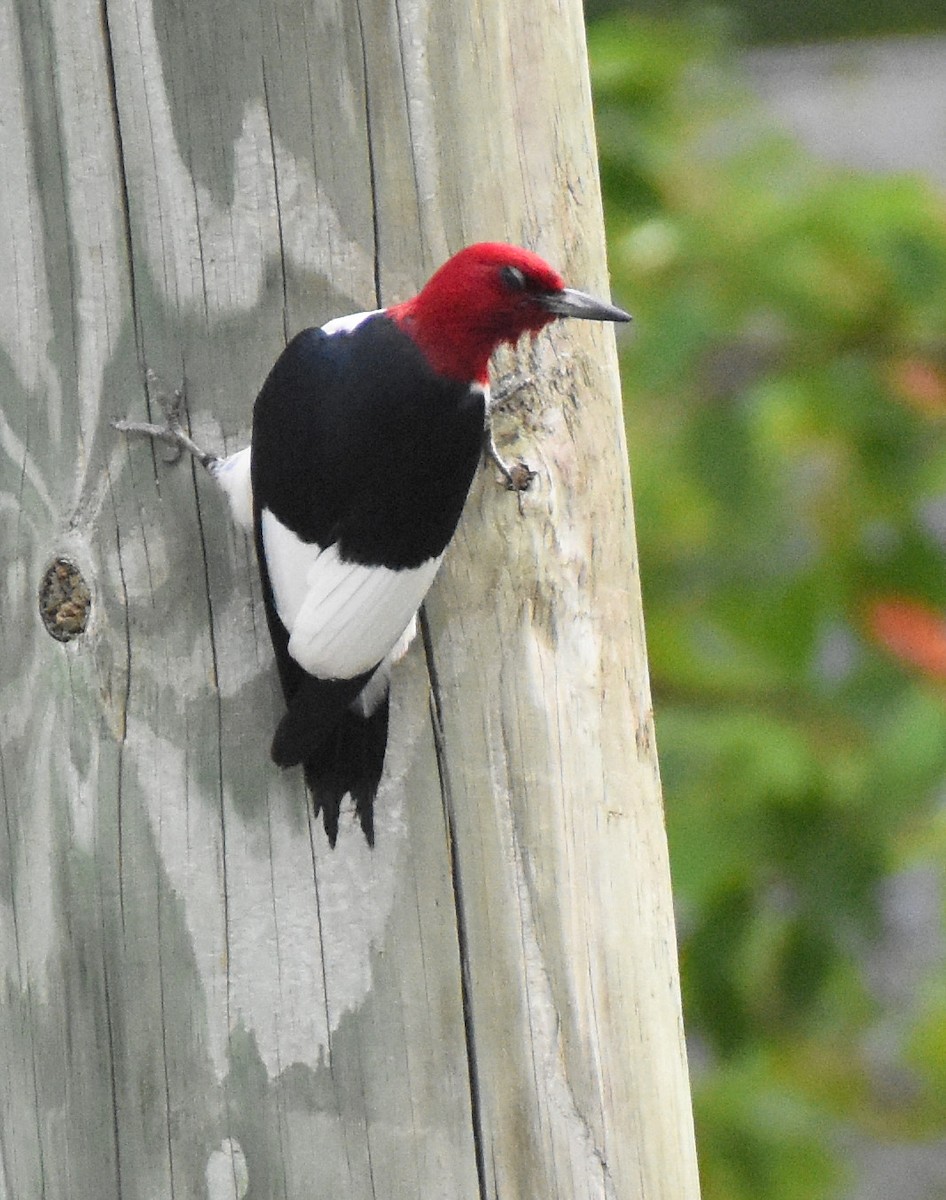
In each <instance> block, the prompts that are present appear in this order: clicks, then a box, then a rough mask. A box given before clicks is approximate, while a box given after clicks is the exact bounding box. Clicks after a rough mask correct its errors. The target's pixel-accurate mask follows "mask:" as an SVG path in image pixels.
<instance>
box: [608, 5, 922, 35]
mask: <svg viewBox="0 0 946 1200" xmlns="http://www.w3.org/2000/svg"><path fill="white" fill-rule="evenodd" d="M699 7H700V6H699V5H696V4H693V3H692V2H691V3H690V4H683V5H681V4H680V3H679V0H588V3H587V5H586V11H587V13H588V16H589V17H591V18H593V19H597V18H598V17H602V16H604V15H605V14H606V13H614V12H635V13H647V14H648V15H650V16H652V17H662V18H668V17H669V18H673V17H678V16H679V15H680V14H681V12H685V11H686V10H687V9H688V8H689V9H691V10H698V9H699ZM726 12H727V18H728V20H729V21H731V23H732V28H733V32H734V34H735V36H736V37H737V38H738V39H739V41H740V42H815V41H824V40H826V39H828V38H851V37H878V36H888V37H889V36H897V35H902V34H914V33H935V32H937V31H940V30H942V29H943V6H942V3H941V0H900V3H899V4H883V3H880V0H868V3H866V4H865V3H864V0H846V2H845V3H837V2H835V3H833V4H825V3H824V0H727V4H726Z"/></svg>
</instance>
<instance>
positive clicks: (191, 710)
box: [0, 0, 697, 1200]
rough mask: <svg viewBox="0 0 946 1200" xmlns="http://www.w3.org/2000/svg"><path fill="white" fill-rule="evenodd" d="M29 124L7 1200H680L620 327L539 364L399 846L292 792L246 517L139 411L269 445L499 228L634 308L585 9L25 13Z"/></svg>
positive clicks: (402, 716)
mask: <svg viewBox="0 0 946 1200" xmlns="http://www.w3.org/2000/svg"><path fill="white" fill-rule="evenodd" d="M0 112H2V114H3V119H2V120H0V162H2V163H3V169H2V172H0V213H2V216H3V227H2V230H0V296H2V311H3V313H4V321H3V324H2V327H0V347H2V352H0V405H2V414H0V514H2V521H3V532H2V535H0V537H2V543H0V546H2V572H0V587H2V597H0V622H2V652H3V664H4V666H3V674H2V678H0V689H2V705H3V709H2V713H3V727H2V740H0V788H2V806H0V968H2V982H3V993H2V997H0V1060H2V1070H0V1197H2V1200H33V1198H46V1200H53V1198H57V1197H69V1200H85V1198H88V1200H93V1198H94V1200H107V1198H109V1197H115V1198H117V1197H124V1198H126V1200H127V1198H129V1197H142V1198H144V1197H149V1198H150V1197H174V1198H175V1200H189V1198H190V1197H201V1198H202V1197H208V1198H209V1200H223V1198H231V1197H244V1196H245V1197H252V1198H253V1200H259V1198H262V1197H273V1198H276V1197H280V1198H282V1200H295V1198H310V1197H315V1198H319V1197H323V1196H345V1197H354V1198H359V1197H369V1196H378V1197H384V1198H385V1200H389V1198H390V1200H400V1198H404V1197H422V1198H424V1200H428V1198H431V1197H444V1198H446V1200H460V1198H463V1200H466V1198H470V1197H480V1198H482V1200H485V1198H486V1197H490V1198H492V1197H501V1198H502V1200H515V1198H518V1197H522V1198H526V1197H528V1198H535V1200H539V1198H542V1200H545V1198H548V1197H553V1196H561V1197H569V1198H571V1197H575V1198H578V1200H582V1198H586V1197H587V1198H592V1197H594V1198H598V1197H602V1198H608V1200H611V1198H618V1200H630V1198H632V1197H647V1198H648V1200H656V1198H661V1200H662V1198H666V1200H691V1198H692V1197H694V1196H695V1195H696V1191H697V1185H696V1182H695V1166H694V1154H693V1145H692V1128H691V1123H690V1116H689V1100H688V1094H687V1082H686V1070H685V1063H684V1056H683V1046H682V1033H681V1027H680V1011H679V996H678V987H677V976H676V965H675V951H674V933H673V924H672V915H671V907H670V892H669V881H668V872H667V862H666V851H665V843H664V833H663V827H662V818H661V809H660V802H659V787H658V780H657V771H656V762H655V753H654V747H653V740H652V735H651V718H650V711H649V700H648V689H647V679H646V668H645V660H644V650H643V638H642V630H641V624H640V613H639V597H638V590H637V580H636V576H635V559H634V553H633V542H632V528H631V515H630V500H629V487H628V480H627V470H626V460H625V449H624V444H623V433H622V428H621V420H620V409H619V403H618V398H617V379H616V368H615V358H614V352H613V341H612V334H611V333H610V331H608V330H602V329H593V328H582V327H576V326H574V325H572V326H568V327H561V328H555V329H553V330H552V331H550V332H549V333H547V334H544V335H543V336H542V338H540V339H539V341H538V342H537V343H536V346H535V349H534V351H533V357H532V360H531V361H532V363H533V365H534V367H535V368H536V370H537V371H538V373H539V375H540V376H541V379H542V382H541V385H540V386H539V387H538V388H537V389H536V390H535V391H534V392H533V394H532V396H531V399H530V401H529V406H528V411H527V412H524V413H521V414H519V415H518V416H517V418H516V419H515V420H508V421H506V422H505V423H504V424H503V425H502V426H501V430H500V432H501V433H502V434H503V435H504V440H505V443H506V445H507V447H511V446H513V445H514V446H515V447H516V448H517V449H518V450H520V451H521V452H523V453H525V454H526V455H527V457H528V459H529V461H530V463H531V464H532V465H533V466H534V467H535V468H536V469H537V470H538V472H539V477H538V480H537V482H536V485H535V486H534V489H533V491H531V492H530V493H529V494H528V495H527V496H526V497H525V499H524V503H523V505H522V511H521V512H520V511H519V507H518V506H517V503H516V500H515V498H514V497H512V496H511V495H510V494H508V493H506V492H504V491H503V490H502V489H501V488H500V487H498V486H497V484H496V481H495V478H494V473H493V472H492V471H484V472H482V473H481V476H480V478H479V479H478V481H477V483H476V485H475V488H474V494H473V496H472V498H471V502H470V505H469V508H468V511H467V514H466V516H465V518H464V521H463V524H462V526H461V531H460V534H459V536H458V539H457V543H456V544H455V546H454V548H453V549H452V551H451V553H450V555H449V556H448V563H447V565H446V567H445V570H444V572H443V574H442V578H441V579H440V580H439V582H438V584H437V585H436V588H435V591H434V594H433V595H432V597H431V600H430V602H429V604H428V609H427V638H426V651H425V646H424V645H422V644H421V643H420V641H419V642H418V643H417V644H416V645H415V647H414V649H413V651H412V653H411V655H410V656H409V658H408V660H407V662H406V663H405V664H404V666H403V668H402V669H401V670H400V671H399V673H398V675H397V677H396V687H395V704H394V712H393V720H392V737H391V748H390V751H389V763H388V768H389V769H388V773H387V781H386V783H385V784H384V785H383V789H382V794H381V796H380V797H379V805H378V813H377V829H378V845H377V848H376V850H375V851H374V852H370V851H369V850H368V849H367V848H366V846H365V845H364V843H363V840H362V839H361V837H360V835H359V833H358V832H357V830H356V829H355V827H354V826H353V825H352V823H351V822H350V821H349V822H348V823H347V824H344V825H343V828H342V832H341V835H340V838H339V845H338V849H337V850H336V852H335V853H332V852H330V851H329V850H328V848H327V845H326V842H325V838H324V835H323V833H322V830H321V826H319V825H316V824H315V823H314V822H313V821H312V820H311V818H310V816H309V814H308V812H307V807H306V801H305V796H304V792H303V787H302V782H301V778H300V776H299V773H298V772H293V773H289V774H286V775H284V776H280V775H279V774H277V773H276V771H275V770H274V768H273V767H272V766H271V764H270V763H269V761H268V757H267V748H268V744H269V740H270V736H271V732H272V729H273V726H274V721H275V719H276V715H277V711H278V707H279V703H278V699H277V695H276V686H275V680H274V674H273V671H272V668H271V664H270V654H269V649H268V646H267V639H266V633H265V629H264V625H263V621H262V618H261V609H260V603H259V595H258V588H257V584H256V582H255V579H254V571H253V566H252V559H251V547H250V546H249V545H248V543H247V541H246V540H245V539H244V537H243V536H242V535H240V534H237V533H235V532H234V530H233V529H232V527H231V526H230V525H229V524H228V520H227V515H226V512H225V508H224V504H223V502H222V499H221V498H220V497H219V496H218V495H217V494H216V493H215V492H214V490H213V486H212V484H210V482H209V481H208V480H207V479H206V478H204V477H201V478H198V477H197V476H196V475H195V473H194V471H193V469H192V467H191V465H190V464H184V463H182V464H177V465H173V466H172V465H167V464H165V463H164V462H162V461H161V457H160V452H158V453H155V452H153V451H152V449H151V448H150V447H149V446H147V445H145V444H142V443H136V444H133V445H131V444H126V443H125V442H124V441H123V439H121V438H120V437H118V436H117V435H116V434H115V433H114V432H113V431H112V430H111V429H110V428H109V425H108V420H109V418H110V417H115V416H120V415H131V416H138V417H142V416H144V415H145V413H146V407H147V395H146V390H145V386H144V367H145V365H147V366H148V367H150V368H152V369H153V370H155V371H156V372H157V373H158V374H159V375H161V376H163V377H164V378H165V379H166V380H168V381H169V382H171V383H176V382H178V381H179V380H180V379H181V378H182V377H183V378H186V383H187V396H188V406H189V411H190V414H191V420H192V428H193V431H194V433H195V436H197V438H198V440H203V441H204V442H205V443H206V444H208V445H209V446H210V447H211V448H214V449H223V448H227V449H233V448H236V447H237V446H239V445H242V444H244V443H245V441H246V439H247V436H248V429H249V422H250V413H251V405H252V399H253V396H254V394H255V392H256V389H257V387H258V385H259V383H260V381H261V380H262V378H263V377H264V375H265V373H266V371H267V369H268V367H269V365H270V363H271V362H272V360H273V359H274V358H275V356H276V354H277V353H278V351H279V349H280V347H281V346H282V344H283V342H284V338H285V335H286V332H287V331H294V330H296V329H297V328H300V327H302V326H303V325H306V324H312V323H314V322H317V321H321V320H324V319H326V318H327V317H328V316H330V315H333V314H335V313H337V312H343V311H351V310H352V309H355V308H363V307H369V306H373V305H374V304H375V303H376V302H377V301H381V302H385V303H387V302H390V301H392V300H394V299H397V298H401V297H403V296H405V295H407V294H409V293H410V292H411V291H412V290H413V289H414V288H415V287H416V286H417V285H418V284H419V283H420V282H421V281H422V280H423V278H424V277H425V276H426V275H427V274H428V272H429V270H430V269H431V268H433V267H434V266H435V265H437V264H438V263H439V262H440V261H441V260H442V259H443V258H444V257H445V256H446V255H447V254H448V253H449V252H451V251H452V250H455V249H457V248H459V247H460V245H462V244H464V243H466V242H469V241H472V240H476V239H479V238H483V237H500V238H506V239H509V240H515V241H520V242H523V243H525V244H528V245H531V246H533V247H535V248H536V249H538V250H539V251H540V252H544V253H545V254H546V255H547V256H548V257H549V258H550V259H552V260H553V261H554V262H555V263H556V264H557V265H559V266H560V267H561V268H562V269H563V270H565V271H566V273H567V274H568V276H569V278H570V279H571V280H572V281H574V282H575V283H576V284H577V285H579V286H586V287H588V288H589V289H590V290H594V289H597V290H598V291H600V292H606V291H607V284H606V276H605V270H604V256H603V246H602V234H601V218H600V204H599V195H598V190H597V181H596V168H595V159H594V144H593V134H592V128H591V123H590V115H589V114H590V104H589V95H588V84H587V73H586V64H585V58H584V46H583V32H582V26H581V10H580V5H579V4H578V2H577V0H546V2H545V3H544V4H539V5H535V4H531V5H528V6H524V5H519V4H516V3H514V2H513V0H459V2H458V3H453V4H449V5H447V4H431V3H428V2H427V0H400V3H392V2H391V0H360V2H358V3H348V4H343V3H341V2H340V0H334V2H333V0H276V2H275V3H274V4H272V5H261V6H257V5H246V4H236V3H231V0H201V2H200V3H191V4H180V3H177V2H176V0H96V2H94V3H93V2H91V0H0ZM517 428H520V429H521V436H520V437H519V439H518V440H516V441H513V438H514V434H515V431H516V429H517ZM431 455H432V458H433V459H434V461H435V458H436V447H431ZM58 556H62V557H65V558H67V559H69V560H71V561H72V562H74V563H75V564H76V565H77V566H78V567H79V568H80V569H81V572H82V574H83V577H84V579H85V580H86V582H87V583H88V585H89V588H90V591H91V608H90V619H89V623H88V626H87V628H86V631H85V632H84V633H83V634H82V635H81V636H79V637H77V638H75V639H74V640H71V641H69V642H68V643H62V642H59V641H56V640H54V639H53V638H52V637H50V636H48V634H47V632H46V630H45V629H44V627H43V625H42V624H41V622H40V619H39V613H38V604H37V593H38V589H39V586H40V580H41V579H42V577H43V575H44V572H45V571H46V569H47V566H48V565H49V563H50V562H51V561H52V560H54V559H55V558H56V557H58Z"/></svg>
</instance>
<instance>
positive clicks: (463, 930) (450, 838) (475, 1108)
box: [418, 605, 488, 1200]
mask: <svg viewBox="0 0 946 1200" xmlns="http://www.w3.org/2000/svg"><path fill="white" fill-rule="evenodd" d="M418 624H419V626H420V631H421V637H422V639H423V643H424V658H425V660H426V663H427V678H428V680H429V681H430V723H431V728H432V730H433V736H434V753H435V754H436V757H437V772H438V774H439V776H440V798H441V802H442V804H443V813H444V820H445V822H446V827H447V855H448V858H449V860H450V883H451V888H452V891H453V910H454V914H455V916H456V929H457V950H458V953H459V958H460V1003H461V1007H462V1010H463V1037H464V1041H465V1045H466V1062H467V1071H468V1075H469V1088H470V1117H471V1121H472V1131H471V1132H472V1135H473V1152H474V1156H475V1159H476V1181H477V1191H478V1193H479V1196H480V1200H488V1195H487V1188H486V1159H485V1153H484V1143H485V1137H484V1130H483V1110H482V1102H481V1097H480V1081H479V1066H478V1063H477V1056H476V1030H475V1027H474V1020H473V982H472V978H471V970H470V950H469V939H468V937H467V927H466V909H465V906H464V902H463V880H462V878H461V873H460V862H459V859H458V857H457V854H456V821H455V818H454V812H453V795H452V792H451V789H450V775H449V770H448V766H447V748H446V741H445V738H444V732H443V709H442V706H441V699H440V697H441V690H440V680H439V678H438V675H437V665H436V663H435V662H434V649H433V641H432V639H431V636H430V623H429V622H428V620H427V609H426V607H425V606H423V605H422V606H421V608H420V611H419V613H418Z"/></svg>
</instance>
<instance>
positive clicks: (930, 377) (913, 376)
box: [887, 358, 946, 417]
mask: <svg viewBox="0 0 946 1200" xmlns="http://www.w3.org/2000/svg"><path fill="white" fill-rule="evenodd" d="M887 380H888V382H889V384H890V386H891V388H892V389H893V391H894V392H895V393H896V395H897V398H898V399H899V400H902V401H904V403H906V404H909V405H910V407H911V408H915V409H916V410H917V411H918V412H921V413H923V415H924V416H927V417H943V416H946V373H944V372H943V370H942V369H941V368H940V367H937V366H935V365H934V364H933V363H931V362H930V361H929V360H928V359H925V358H898V359H896V360H895V361H894V362H892V363H891V364H890V365H889V367H888V368H887Z"/></svg>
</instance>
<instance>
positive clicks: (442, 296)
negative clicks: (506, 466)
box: [118, 242, 630, 845]
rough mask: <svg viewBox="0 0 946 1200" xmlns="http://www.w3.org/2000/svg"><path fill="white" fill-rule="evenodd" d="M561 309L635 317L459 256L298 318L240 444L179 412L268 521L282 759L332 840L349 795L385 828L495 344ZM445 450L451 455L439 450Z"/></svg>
mask: <svg viewBox="0 0 946 1200" xmlns="http://www.w3.org/2000/svg"><path fill="white" fill-rule="evenodd" d="M557 317H579V318H584V319H586V320H592V321H627V320H629V319H630V318H629V316H628V314H627V313H625V312H624V311H623V310H622V309H620V308H616V307H614V306H613V305H611V304H605V303H602V302H601V301H598V300H595V299H593V298H592V297H591V296H587V295H585V294H584V293H583V292H577V291H574V290H572V289H571V288H566V287H565V285H564V282H563V280H562V278H561V276H560V275H559V274H558V273H557V272H556V271H554V270H553V269H552V268H551V267H550V266H549V265H548V264H547V263H545V262H544V261H543V260H542V259H541V258H539V257H538V256H537V255H536V254H533V253H531V252H530V251H528V250H522V249H519V248H517V247H514V246H506V245H501V244H499V243H494V242H488V243H482V244H479V245H476V246H469V247H468V248H467V249H465V250H461V251H460V253H459V254H455V255H454V256H453V258H451V259H450V260H449V261H448V262H446V263H445V264H444V265H443V266H442V267H441V268H440V269H439V270H438V271H437V272H436V273H435V274H434V275H433V276H432V277H431V278H430V280H429V281H428V283H427V284H426V286H425V287H424V288H423V290H422V291H421V292H419V293H418V295H416V296H415V297H414V298H413V299H411V300H405V301H404V302H403V303H401V304H396V305H393V306H392V307H390V308H386V309H379V310H377V311H374V312H366V313H357V314H355V315H353V316H349V317H338V318H336V319H335V320H332V321H329V322H328V324H326V325H323V326H322V328H321V329H306V330H303V332H302V333H299V334H297V335H296V336H295V337H294V338H293V339H292V341H291V342H290V343H289V345H288V346H287V347H286V349H285V350H284V351H283V353H282V354H281V355H280V356H279V358H278V359H277V361H276V363H275V365H274V367H273V369H272V370H271V371H270V373H269V376H268V378H267V379H266V382H265V383H264V384H263V387H262V390H261V391H260V394H259V396H258V397H257V399H256V406H255V409H254V413H253V437H252V443H251V445H250V446H249V447H247V448H246V449H245V450H241V451H239V452H238V453H237V454H234V455H231V456H230V457H228V458H223V459H221V458H215V457H214V456H212V455H208V454H205V453H204V452H203V451H201V450H200V449H199V447H197V446H195V445H194V443H193V442H192V441H191V440H190V439H189V438H188V437H187V435H186V434H185V433H184V432H183V430H182V429H181V427H180V423H179V420H178V419H177V418H176V417H174V416H173V415H172V416H170V417H169V422H168V427H167V428H163V427H156V426H141V425H132V424H130V423H129V422H119V423H118V427H119V428H121V429H124V430H126V431H128V432H145V433H149V434H150V435H151V436H158V437H163V438H164V439H165V440H169V441H172V442H174V443H176V444H177V445H179V446H181V447H183V448H185V449H187V450H188V451H190V452H191V453H193V454H195V455H196V456H197V457H198V458H199V459H200V461H201V462H202V463H203V464H204V465H205V466H206V467H207V468H208V470H209V471H210V472H211V474H212V475H213V476H214V478H215V479H216V480H217V481H218V483H219V484H220V485H221V486H222V488H223V489H224V491H225V492H226V494H227V497H228V499H229V501H230V504H231V508H232V510H233V513H234V516H235V517H236V519H237V520H238V521H240V522H241V523H243V524H245V525H247V526H249V525H252V528H253V532H254V537H255V541H256V553H257V559H258V562H259V570H260V576H261V579H262V586H263V599H264V602H265V606H266V616H267V619H268V622H269V631H270V635H271V638H272V643H273V649H274V651H275V655H276V663H277V666H278V669H279V678H280V681H281V684H282V690H283V695H284V697H285V701H286V712H285V715H284V716H283V718H282V720H281V721H280V722H279V725H278V727H277V729H276V734H275V737H274V739H273V744H272V757H273V760H274V761H275V762H276V763H277V764H278V765H279V766H280V767H291V766H295V765H298V764H301V765H302V767H303V770H304V772H305V779H306V782H307V784H308V786H309V789H310V791H311V793H312V796H313V801H314V804H315V810H316V812H318V811H319V809H321V810H322V814H323V820H324V824H325V830H326V833H327V835H328V838H329V841H330V842H331V843H332V844H333V845H334V843H335V838H336V836H337V832H338V816H339V808H340V805H341V803H342V800H343V799H344V797H345V796H346V794H350V795H351V797H352V799H353V801H354V805H355V810H356V812H357V814H358V817H359V819H360V821H361V825H362V828H363V830H364V833H365V836H366V837H367V839H368V841H369V843H370V842H373V838H374V830H373V802H374V797H375V793H376V792H377V789H378V784H379V781H380V779H381V771H382V767H383V765H384V754H385V748H386V745H387V734H388V681H389V678H390V673H391V668H392V666H393V664H394V663H395V662H396V661H397V660H398V658H400V657H401V656H402V655H403V654H404V653H405V651H406V650H407V647H408V646H409V644H410V642H411V640H412V638H413V637H414V634H415V632H416V616H417V611H418V609H419V607H420V605H421V603H422V602H423V599H424V597H425V595H426V594H427V591H428V589H429V588H430V585H431V584H432V583H433V580H434V577H435V575H436V574H437V569H438V567H439V566H440V562H441V560H442V558H443V555H444V551H445V550H446V548H447V545H448V544H449V542H450V539H451V538H452V536H453V533H454V530H455V529H456V526H457V522H458V521H459V519H460V513H461V512H462V510H463V505H464V502H465V501H466V497H467V492H468V491H469V488H470V484H471V482H472V480H473V476H474V473H475V471H476V468H477V464H478V462H479V459H480V455H481V453H482V451H483V447H484V431H485V433H486V437H487V442H486V444H487V445H488V446H490V447H492V439H491V437H490V436H489V434H488V429H489V425H488V417H489V386H488V369H489V360H490V356H491V355H492V353H493V351H494V350H495V349H496V348H497V347H498V346H499V345H500V344H501V343H504V342H506V343H510V344H514V343H515V342H517V341H518V340H519V338H520V337H521V336H522V334H524V333H533V334H534V333H538V332H539V331H540V330H541V329H542V328H543V327H544V326H545V325H547V324H549V322H551V321H554V320H555V319H556V318H557ZM432 464H435V466H432Z"/></svg>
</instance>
